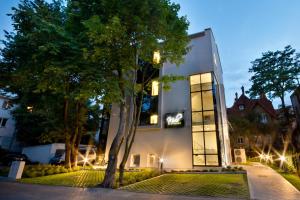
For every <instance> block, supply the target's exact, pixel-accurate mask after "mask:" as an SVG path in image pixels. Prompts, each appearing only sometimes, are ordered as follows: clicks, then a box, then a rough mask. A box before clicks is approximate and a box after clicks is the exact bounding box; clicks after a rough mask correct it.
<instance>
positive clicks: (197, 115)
mask: <svg viewBox="0 0 300 200" xmlns="http://www.w3.org/2000/svg"><path fill="white" fill-rule="evenodd" d="M192 122H193V125H196V124H201V125H202V123H203V120H202V112H193V113H192Z"/></svg>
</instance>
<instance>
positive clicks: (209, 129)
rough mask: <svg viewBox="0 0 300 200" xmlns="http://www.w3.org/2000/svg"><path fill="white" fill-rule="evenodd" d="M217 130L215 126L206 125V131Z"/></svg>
mask: <svg viewBox="0 0 300 200" xmlns="http://www.w3.org/2000/svg"><path fill="white" fill-rule="evenodd" d="M214 130H216V125H215V124H206V125H204V131H214Z"/></svg>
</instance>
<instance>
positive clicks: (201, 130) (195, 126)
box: [190, 73, 219, 166]
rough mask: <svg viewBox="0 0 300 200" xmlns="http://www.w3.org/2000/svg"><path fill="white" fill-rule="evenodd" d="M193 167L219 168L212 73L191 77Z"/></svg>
mask: <svg viewBox="0 0 300 200" xmlns="http://www.w3.org/2000/svg"><path fill="white" fill-rule="evenodd" d="M190 87H191V110H192V141H193V165H196V166H197V165H198V166H218V165H219V158H218V145H217V141H218V138H217V132H216V131H217V126H216V118H215V115H216V110H215V109H216V108H215V102H214V95H215V93H214V90H213V79H212V74H211V73H204V74H198V75H193V76H190Z"/></svg>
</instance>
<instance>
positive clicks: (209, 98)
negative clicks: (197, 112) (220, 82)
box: [202, 90, 214, 110]
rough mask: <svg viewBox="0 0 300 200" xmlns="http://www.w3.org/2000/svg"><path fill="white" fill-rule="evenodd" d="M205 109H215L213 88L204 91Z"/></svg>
mask: <svg viewBox="0 0 300 200" xmlns="http://www.w3.org/2000/svg"><path fill="white" fill-rule="evenodd" d="M202 98H203V110H213V109H214V101H213V93H212V90H209V91H203V92H202Z"/></svg>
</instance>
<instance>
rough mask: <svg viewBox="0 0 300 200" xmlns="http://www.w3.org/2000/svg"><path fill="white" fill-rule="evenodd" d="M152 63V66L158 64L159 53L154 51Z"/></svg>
mask: <svg viewBox="0 0 300 200" xmlns="http://www.w3.org/2000/svg"><path fill="white" fill-rule="evenodd" d="M153 63H154V64H159V63H160V52H159V51H154V53H153Z"/></svg>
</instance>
